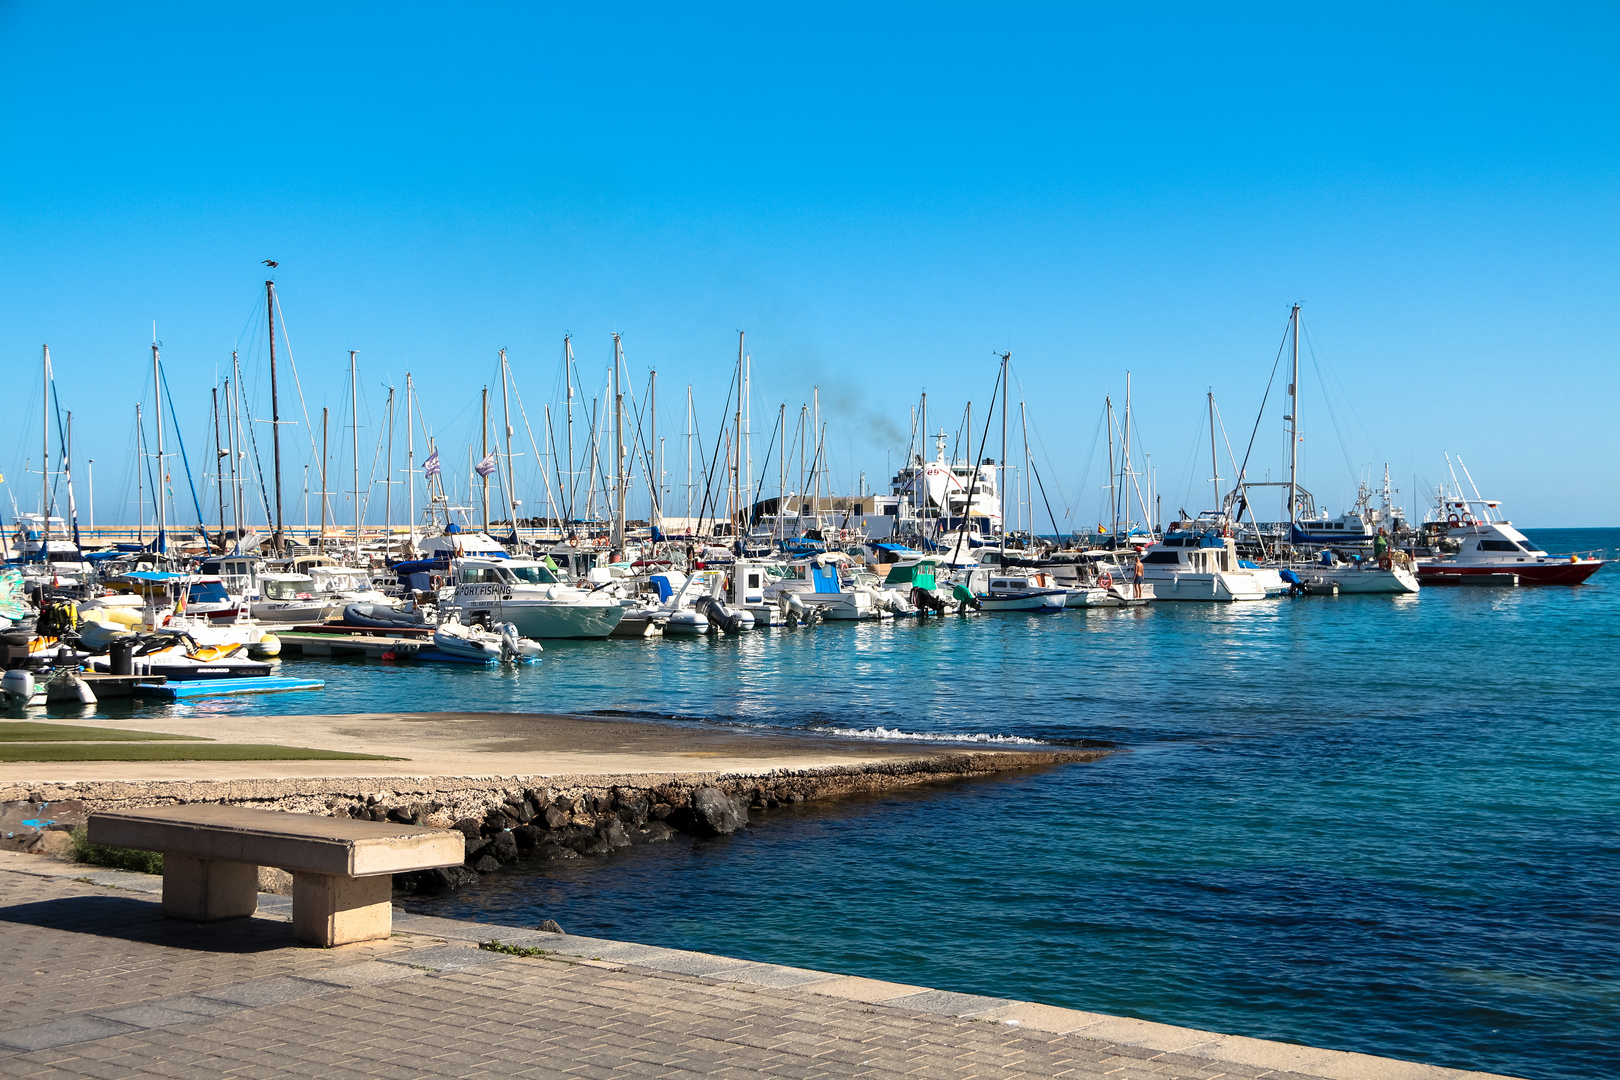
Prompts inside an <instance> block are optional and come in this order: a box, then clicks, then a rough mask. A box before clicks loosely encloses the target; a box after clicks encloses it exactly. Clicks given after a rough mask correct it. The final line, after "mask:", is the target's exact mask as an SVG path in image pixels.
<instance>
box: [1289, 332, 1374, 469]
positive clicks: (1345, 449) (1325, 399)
mask: <svg viewBox="0 0 1620 1080" xmlns="http://www.w3.org/2000/svg"><path fill="white" fill-rule="evenodd" d="M1305 348H1306V351H1308V352H1309V353H1310V354H1311V369H1312V370H1313V371H1315V372H1316V381H1317V383H1318V384H1319V385H1320V386H1321V387H1322V403H1323V404H1324V405H1326V406H1327V414H1328V421H1329V422H1330V423H1332V425H1333V436H1334V438H1336V439H1338V440H1339V453H1341V454H1343V455H1344V467H1345V469H1346V471H1348V472H1349V473H1350V479H1351V480H1352V481H1357V480H1359V479H1360V478H1359V476H1358V475H1357V474H1356V467H1355V466H1354V465H1352V464H1351V463H1350V447H1349V445H1348V444H1346V443H1345V441H1344V432H1343V431H1342V430H1340V428H1339V414H1338V413H1337V412H1336V411H1335V410H1334V408H1333V398H1332V395H1330V394H1328V393H1327V388H1328V381H1327V377H1326V376H1325V375H1323V374H1322V365H1321V364H1319V363H1318V362H1317V359H1316V345H1315V343H1314V342H1313V341H1312V340H1311V335H1310V332H1309V331H1306V333H1305ZM1295 389H1296V390H1297V389H1298V388H1297V387H1296V388H1295ZM1341 393H1342V391H1341Z"/></svg>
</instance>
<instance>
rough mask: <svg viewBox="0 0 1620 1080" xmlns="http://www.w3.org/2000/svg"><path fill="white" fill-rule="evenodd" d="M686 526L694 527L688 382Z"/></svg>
mask: <svg viewBox="0 0 1620 1080" xmlns="http://www.w3.org/2000/svg"><path fill="white" fill-rule="evenodd" d="M686 528H687V531H689V532H690V531H691V528H692V384H691V383H687V384H686Z"/></svg>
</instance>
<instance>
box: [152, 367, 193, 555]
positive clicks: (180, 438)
mask: <svg viewBox="0 0 1620 1080" xmlns="http://www.w3.org/2000/svg"><path fill="white" fill-rule="evenodd" d="M158 377H159V378H160V379H161V380H162V381H163V400H164V401H167V402H168V403H169V419H171V420H173V421H174V441H175V442H177V443H179V444H180V464H181V465H184V466H185V469H186V484H187V485H189V486H190V488H191V503H192V505H193V506H195V507H196V508H197V528H199V529H201V528H202V527H203V521H204V518H203V508H202V500H201V499H199V498H197V483H196V481H195V480H193V479H192V478H191V461H190V460H189V459H188V458H187V457H186V438H185V436H184V435H183V434H181V432H180V417H179V416H178V415H176V413H175V411H174V396H173V395H172V394H170V393H169V373H168V372H166V371H164V370H163V367H162V365H161V364H160V365H159V366H158ZM161 407H162V406H161V404H160V405H159V408H161Z"/></svg>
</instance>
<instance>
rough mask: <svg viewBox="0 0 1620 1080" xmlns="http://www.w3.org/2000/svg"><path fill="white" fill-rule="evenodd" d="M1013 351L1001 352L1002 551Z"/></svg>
mask: <svg viewBox="0 0 1620 1080" xmlns="http://www.w3.org/2000/svg"><path fill="white" fill-rule="evenodd" d="M1010 360H1012V353H1010V352H1004V353H1002V354H1001V475H1000V476H999V477H997V483H996V494H997V495H999V496H1000V497H1001V552H1002V554H1003V555H1005V554H1006V553H1007V365H1008V362H1009V361H1010ZM992 404H994V402H992ZM972 511H973V492H971V491H970V492H968V512H969V514H971V513H972Z"/></svg>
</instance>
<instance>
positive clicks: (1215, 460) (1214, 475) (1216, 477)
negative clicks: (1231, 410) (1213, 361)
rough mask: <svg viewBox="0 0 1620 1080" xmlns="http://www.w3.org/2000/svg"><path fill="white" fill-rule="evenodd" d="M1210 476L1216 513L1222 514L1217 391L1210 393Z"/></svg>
mask: <svg viewBox="0 0 1620 1080" xmlns="http://www.w3.org/2000/svg"><path fill="white" fill-rule="evenodd" d="M1209 476H1210V483H1212V484H1214V485H1215V512H1216V513H1217V514H1218V513H1220V512H1221V460H1220V458H1219V457H1217V456H1216V454H1215V391H1213V390H1211V391H1210V392H1209Z"/></svg>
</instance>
